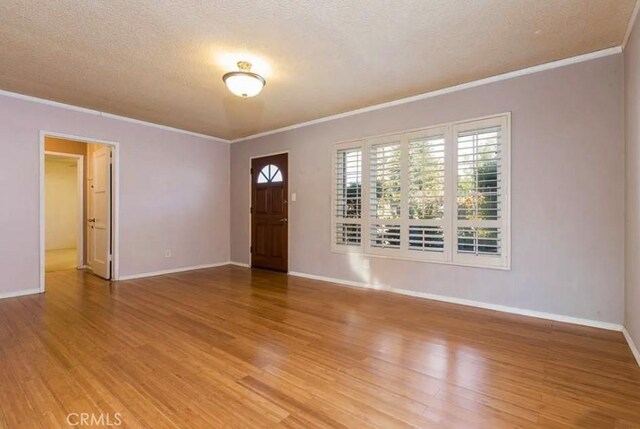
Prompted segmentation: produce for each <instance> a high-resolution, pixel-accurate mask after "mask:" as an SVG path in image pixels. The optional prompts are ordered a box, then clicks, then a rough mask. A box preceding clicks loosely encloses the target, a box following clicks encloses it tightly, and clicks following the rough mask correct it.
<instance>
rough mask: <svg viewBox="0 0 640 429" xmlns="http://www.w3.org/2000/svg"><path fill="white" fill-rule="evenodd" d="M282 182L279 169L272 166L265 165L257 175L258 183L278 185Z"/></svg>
mask: <svg viewBox="0 0 640 429" xmlns="http://www.w3.org/2000/svg"><path fill="white" fill-rule="evenodd" d="M278 182H282V173H281V172H280V169H279V168H278V167H276V166H275V165H273V164H269V165H265V166H264V167H263V168H262V170H260V173H259V174H258V183H278Z"/></svg>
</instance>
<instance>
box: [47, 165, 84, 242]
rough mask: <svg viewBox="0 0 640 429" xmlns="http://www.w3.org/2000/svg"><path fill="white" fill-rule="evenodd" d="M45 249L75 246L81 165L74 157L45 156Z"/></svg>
mask: <svg viewBox="0 0 640 429" xmlns="http://www.w3.org/2000/svg"><path fill="white" fill-rule="evenodd" d="M44 181H45V249H47V250H53V249H70V248H76V247H77V243H78V241H77V240H78V226H79V225H78V221H79V219H78V203H79V201H78V198H79V196H80V195H79V192H78V168H77V162H76V160H75V159H73V158H66V159H62V160H61V159H59V158H56V157H51V156H47V157H45V175H44Z"/></svg>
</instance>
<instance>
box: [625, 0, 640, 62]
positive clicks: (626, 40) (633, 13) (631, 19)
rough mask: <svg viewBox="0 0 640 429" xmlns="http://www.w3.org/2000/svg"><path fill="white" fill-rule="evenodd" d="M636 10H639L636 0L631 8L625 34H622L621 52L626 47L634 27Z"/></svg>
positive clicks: (638, 3)
mask: <svg viewBox="0 0 640 429" xmlns="http://www.w3.org/2000/svg"><path fill="white" fill-rule="evenodd" d="M638 10H640V0H636V5H635V7H634V8H633V12H631V18H629V24H627V32H626V33H625V34H624V40H623V41H622V49H623V50H624V48H626V47H627V42H628V41H629V37H631V32H632V31H633V26H634V25H635V23H636V19H637V18H638Z"/></svg>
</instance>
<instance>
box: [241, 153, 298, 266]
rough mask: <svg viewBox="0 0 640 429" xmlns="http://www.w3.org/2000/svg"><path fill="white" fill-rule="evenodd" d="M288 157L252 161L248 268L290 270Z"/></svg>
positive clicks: (282, 154) (274, 156)
mask: <svg viewBox="0 0 640 429" xmlns="http://www.w3.org/2000/svg"><path fill="white" fill-rule="evenodd" d="M288 199H289V154H288V153H280V154H275V155H269V156H263V157H260V158H252V159H251V209H250V210H251V247H250V252H251V266H252V267H256V268H266V269H270V270H276V271H283V272H287V271H288V269H289V204H288V202H289V201H288Z"/></svg>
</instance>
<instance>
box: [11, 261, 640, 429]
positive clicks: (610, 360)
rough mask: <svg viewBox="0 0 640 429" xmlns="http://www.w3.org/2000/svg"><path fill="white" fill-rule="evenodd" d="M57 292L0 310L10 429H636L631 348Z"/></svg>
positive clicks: (207, 285)
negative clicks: (87, 420)
mask: <svg viewBox="0 0 640 429" xmlns="http://www.w3.org/2000/svg"><path fill="white" fill-rule="evenodd" d="M46 280H47V293H46V294H44V295H34V296H29V297H22V298H12V299H6V300H1V301H0V344H1V347H0V428H11V429H13V428H30V429H31V428H55V427H68V426H69V424H68V423H67V418H68V416H69V414H70V413H77V416H76V415H74V416H72V423H75V422H77V418H78V416H80V415H81V414H80V413H89V414H90V415H93V416H98V417H99V416H102V418H103V420H102V421H100V422H102V423H106V422H107V420H105V419H110V420H109V421H110V422H111V423H113V422H114V420H115V418H116V414H117V416H118V417H119V419H120V420H121V421H122V425H121V426H120V427H133V428H142V427H146V428H154V429H159V428H176V427H178V428H223V427H228V428H305V429H307V428H340V427H348V428H376V427H377V428H401V427H415V428H465V429H466V428H492V429H494V428H573V427H577V428H639V427H640V368H639V367H638V366H637V365H636V364H635V362H634V360H633V357H632V355H631V352H630V350H629V348H628V346H627V344H626V342H625V341H624V338H623V336H622V334H621V333H619V332H609V331H603V330H598V329H593V328H585V327H580V326H573V325H568V324H562V323H555V322H550V321H545V320H539V319H533V318H526V317H521V316H513V315H507V314H502V313H498V312H493V311H488V310H480V309H474V308H470V307H464V306H458V305H453V304H446V303H439V302H433V301H427V300H422V299H417V298H410V297H405V296H400V295H394V294H390V293H385V292H377V291H371V290H360V289H352V288H346V287H343V286H337V285H332V284H330V283H324V282H320V281H314V280H308V279H302V278H297V277H288V276H286V275H284V274H277V273H271V272H266V271H259V270H249V269H246V268H239V267H231V266H227V267H220V268H213V269H208V270H200V271H193V272H189V273H181V274H176V275H168V276H162V277H154V278H148V279H140V280H132V281H127V282H119V283H109V282H105V281H102V280H100V279H97V278H96V277H93V276H91V275H89V274H85V273H83V272H76V271H68V272H55V273H50V274H47V279H46ZM74 419H75V420H74ZM92 427H99V425H94V426H92Z"/></svg>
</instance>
